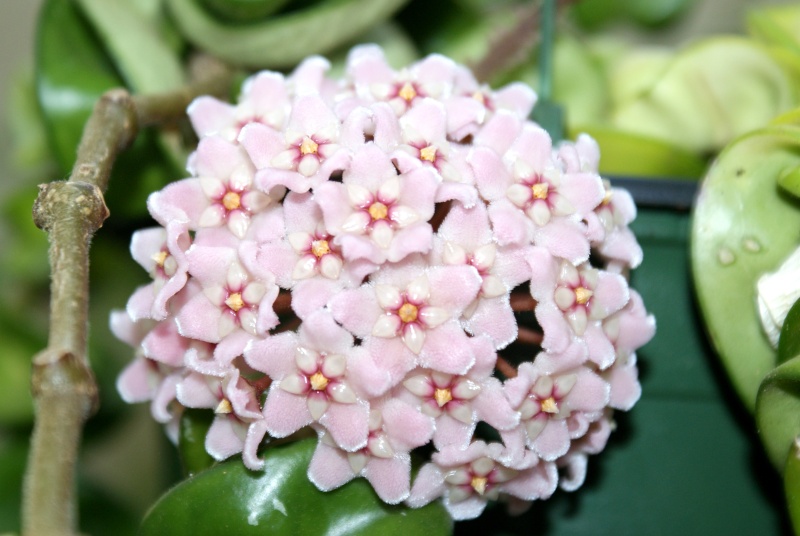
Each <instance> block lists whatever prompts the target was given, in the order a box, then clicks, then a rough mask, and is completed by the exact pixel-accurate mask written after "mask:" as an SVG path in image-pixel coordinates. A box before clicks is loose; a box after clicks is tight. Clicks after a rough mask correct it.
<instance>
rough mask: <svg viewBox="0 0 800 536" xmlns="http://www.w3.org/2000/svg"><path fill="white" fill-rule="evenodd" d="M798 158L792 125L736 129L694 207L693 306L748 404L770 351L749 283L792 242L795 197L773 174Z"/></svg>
mask: <svg viewBox="0 0 800 536" xmlns="http://www.w3.org/2000/svg"><path fill="white" fill-rule="evenodd" d="M798 165H800V127H795V126H786V125H784V126H775V127H768V128H765V129H763V130H760V131H756V132H754V133H751V134H749V135H747V136H744V137H742V138H740V139H739V140H737V141H736V142H734V143H732V144H731V145H729V146H728V147H727V148H726V149H725V150H724V151H723V152H722V153H721V154H720V155H719V156H718V158H717V160H716V162H715V163H714V164H713V165H712V166H711V168H710V170H709V173H708V175H707V176H706V178H705V181H704V183H703V186H702V189H701V191H700V194H699V196H698V198H697V205H696V208H695V211H694V218H693V222H692V271H693V275H694V281H695V288H696V291H697V296H698V300H699V302H700V307H701V311H702V313H703V316H704V319H705V323H706V327H707V329H708V332H709V335H710V337H711V340H712V342H713V343H714V346H715V347H716V350H717V352H718V353H719V354H720V357H721V359H722V362H723V364H724V366H725V368H726V370H727V372H728V375H729V376H730V378H731V380H732V382H733V385H734V387H735V389H736V391H737V392H738V394H739V396H740V397H741V398H742V400H743V401H744V403H745V405H746V406H747V407H748V408H750V409H751V410H752V409H753V408H754V406H755V397H756V393H757V391H758V387H759V385H760V383H761V380H762V379H763V378H764V376H765V375H766V374H767V372H768V371H769V370H770V369H772V367H773V366H774V365H775V351H774V350H773V349H772V347H771V346H770V345H769V342H768V341H767V339H766V336H765V335H764V334H763V333H762V331H761V328H760V320H759V317H758V313H757V309H756V301H755V293H756V289H755V284H756V280H757V279H758V277H759V276H760V275H761V274H763V273H765V272H768V271H774V270H775V269H776V268H777V267H778V266H779V265H780V264H781V262H782V261H783V259H784V258H785V257H787V256H788V255H789V253H791V252H792V251H794V249H795V248H796V247H797V236H796V233H794V232H791V229H797V228H798V227H800V205H798V204H797V202H796V201H795V200H794V199H792V198H790V197H789V196H787V195H785V194H783V193H782V192H781V190H780V189H779V188H778V186H777V178H778V177H779V176H780V175H781V173H783V172H784V171H785V170H787V169H792V168H794V167H796V166H798ZM787 231H788V232H787ZM784 457H785V452H784V453H783V454H782V455H781V460H783V459H784Z"/></svg>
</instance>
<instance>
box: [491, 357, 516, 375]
mask: <svg viewBox="0 0 800 536" xmlns="http://www.w3.org/2000/svg"><path fill="white" fill-rule="evenodd" d="M494 368H496V369H497V370H498V371H499V372H500V374H502V375H503V376H505V377H506V378H509V379H510V378H516V377H517V367H515V366H514V365H512V364H511V363H509V362H508V361H506V360H505V359H503V358H502V357H500V356H497V363H495V366H494Z"/></svg>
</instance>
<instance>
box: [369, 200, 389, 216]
mask: <svg viewBox="0 0 800 536" xmlns="http://www.w3.org/2000/svg"><path fill="white" fill-rule="evenodd" d="M367 210H368V212H369V215H370V217H371V218H372V220H373V221H375V220H385V219H386V216H388V215H389V207H387V206H386V205H384V204H383V203H381V202H380V201H375V202H374V203H372V204H371V205H370V206H369V209H367Z"/></svg>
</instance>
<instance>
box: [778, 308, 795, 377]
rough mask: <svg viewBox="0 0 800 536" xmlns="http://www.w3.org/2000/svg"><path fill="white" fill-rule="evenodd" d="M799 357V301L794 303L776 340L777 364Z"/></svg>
mask: <svg viewBox="0 0 800 536" xmlns="http://www.w3.org/2000/svg"><path fill="white" fill-rule="evenodd" d="M797 355H800V300H798V301H796V302H794V305H792V308H791V309H789V312H788V313H787V315H786V318H785V319H784V321H783V326H782V327H781V336H780V339H778V363H779V364H780V363H785V362H786V361H788V360H790V359H791V358H793V357H795V356H797Z"/></svg>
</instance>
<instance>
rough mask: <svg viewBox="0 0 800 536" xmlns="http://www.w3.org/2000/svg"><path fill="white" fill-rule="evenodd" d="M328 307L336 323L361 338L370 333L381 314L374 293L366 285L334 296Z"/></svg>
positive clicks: (381, 311)
mask: <svg viewBox="0 0 800 536" xmlns="http://www.w3.org/2000/svg"><path fill="white" fill-rule="evenodd" d="M329 307H330V309H331V311H332V312H333V317H334V318H335V319H336V321H337V322H339V323H340V324H341V325H342V326H344V328H345V329H347V330H348V331H350V332H351V333H353V334H354V335H355V336H356V337H361V338H364V337H366V336H368V335H370V334H371V333H372V328H373V326H375V321H376V320H377V319H378V316H379V315H380V314H382V313H383V310H382V309H381V308H380V307H379V306H378V301H377V299H376V298H375V291H374V290H373V288H372V287H371V286H368V285H363V286H361V287H359V288H356V289H351V290H345V291H343V292H340V293H339V294H336V295H335V296H333V298H331V301H330V303H329Z"/></svg>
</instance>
